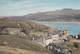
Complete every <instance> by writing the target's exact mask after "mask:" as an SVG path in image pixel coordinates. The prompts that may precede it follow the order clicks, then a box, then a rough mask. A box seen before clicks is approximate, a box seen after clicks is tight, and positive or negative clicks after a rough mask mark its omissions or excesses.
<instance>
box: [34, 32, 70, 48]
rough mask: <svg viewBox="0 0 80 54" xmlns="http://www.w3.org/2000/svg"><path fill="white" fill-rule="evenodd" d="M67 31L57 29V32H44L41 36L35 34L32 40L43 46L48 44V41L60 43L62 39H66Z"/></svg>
mask: <svg viewBox="0 0 80 54" xmlns="http://www.w3.org/2000/svg"><path fill="white" fill-rule="evenodd" d="M68 35H69V34H68V31H67V30H64V31H58V32H53V33H52V32H45V33H44V34H42V35H41V36H35V37H33V41H35V42H37V43H39V44H41V45H43V46H44V47H45V46H46V45H48V44H49V43H60V42H64V40H67V36H68Z"/></svg>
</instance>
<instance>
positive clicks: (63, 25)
mask: <svg viewBox="0 0 80 54" xmlns="http://www.w3.org/2000/svg"><path fill="white" fill-rule="evenodd" d="M37 23H40V24H46V25H48V26H51V27H53V28H57V29H60V30H65V29H66V30H68V31H69V34H70V35H76V34H78V33H79V32H80V22H44V21H37Z"/></svg>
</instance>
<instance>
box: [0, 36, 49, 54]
mask: <svg viewBox="0 0 80 54" xmlns="http://www.w3.org/2000/svg"><path fill="white" fill-rule="evenodd" d="M28 53H29V54H32V53H33V54H49V51H48V50H46V49H45V48H43V47H42V46H40V45H38V44H36V43H35V44H34V42H32V41H30V40H27V39H21V38H18V37H15V36H1V35H0V54H28Z"/></svg>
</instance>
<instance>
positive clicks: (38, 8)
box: [0, 0, 80, 16]
mask: <svg viewBox="0 0 80 54" xmlns="http://www.w3.org/2000/svg"><path fill="white" fill-rule="evenodd" d="M63 8H72V9H80V0H0V16H21V15H26V14H30V13H36V12H45V11H54V10H57V9H63Z"/></svg>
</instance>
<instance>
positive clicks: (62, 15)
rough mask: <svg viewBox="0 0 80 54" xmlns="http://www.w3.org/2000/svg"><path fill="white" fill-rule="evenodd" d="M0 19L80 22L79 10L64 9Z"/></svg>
mask: <svg viewBox="0 0 80 54" xmlns="http://www.w3.org/2000/svg"><path fill="white" fill-rule="evenodd" d="M1 18H10V19H14V20H16V19H18V20H27V19H28V20H36V21H66V22H68V21H69V22H72V21H74V22H76V21H77V22H80V10H75V9H69V8H65V9H62V10H56V11H47V12H38V13H32V14H28V15H24V16H8V17H1Z"/></svg>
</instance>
